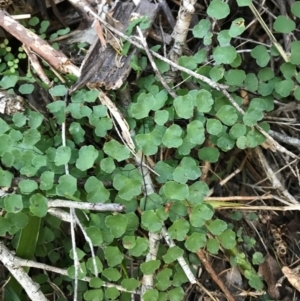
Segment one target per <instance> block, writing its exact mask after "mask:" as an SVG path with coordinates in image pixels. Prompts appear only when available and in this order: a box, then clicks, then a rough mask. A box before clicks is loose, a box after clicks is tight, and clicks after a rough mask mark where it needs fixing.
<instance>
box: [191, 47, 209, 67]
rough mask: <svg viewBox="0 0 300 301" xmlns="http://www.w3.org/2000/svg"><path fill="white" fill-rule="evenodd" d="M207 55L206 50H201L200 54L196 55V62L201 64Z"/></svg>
mask: <svg viewBox="0 0 300 301" xmlns="http://www.w3.org/2000/svg"><path fill="white" fill-rule="evenodd" d="M206 56H207V53H206V51H205V49H200V50H199V51H198V52H196V53H195V54H194V59H195V60H196V62H197V64H201V63H203V62H204V61H205V60H206Z"/></svg>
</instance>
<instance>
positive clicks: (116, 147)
mask: <svg viewBox="0 0 300 301" xmlns="http://www.w3.org/2000/svg"><path fill="white" fill-rule="evenodd" d="M103 151H104V152H105V153H106V154H107V155H108V156H111V157H112V158H114V159H116V160H117V161H118V162H121V161H123V160H126V159H128V158H129V157H130V150H129V149H128V148H127V147H126V146H124V145H122V144H120V143H119V142H118V141H116V140H111V141H109V142H105V144H104V147H103Z"/></svg>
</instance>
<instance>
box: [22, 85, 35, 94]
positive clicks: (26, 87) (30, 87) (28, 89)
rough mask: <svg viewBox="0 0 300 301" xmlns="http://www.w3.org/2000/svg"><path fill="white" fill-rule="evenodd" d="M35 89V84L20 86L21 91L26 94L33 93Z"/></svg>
mask: <svg viewBox="0 0 300 301" xmlns="http://www.w3.org/2000/svg"><path fill="white" fill-rule="evenodd" d="M33 90H34V85H33V84H22V85H21V86H20V87H19V92H20V93H21V94H24V95H28V94H31V93H32V92H33Z"/></svg>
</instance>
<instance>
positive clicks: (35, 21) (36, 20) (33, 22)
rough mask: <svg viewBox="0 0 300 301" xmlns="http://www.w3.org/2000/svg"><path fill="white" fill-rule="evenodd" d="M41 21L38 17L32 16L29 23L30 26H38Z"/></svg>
mask: <svg viewBox="0 0 300 301" xmlns="http://www.w3.org/2000/svg"><path fill="white" fill-rule="evenodd" d="M39 23H40V19H39V18H38V17H32V18H30V19H29V21H28V24H29V25H30V26H36V25H38V24H39Z"/></svg>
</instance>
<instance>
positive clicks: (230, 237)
mask: <svg viewBox="0 0 300 301" xmlns="http://www.w3.org/2000/svg"><path fill="white" fill-rule="evenodd" d="M235 236H236V235H235V232H234V231H232V230H230V229H227V230H225V231H224V232H222V233H221V234H220V235H218V238H219V240H220V242H221V244H222V246H223V247H224V248H225V249H232V248H233V247H234V246H235V245H236V237H235Z"/></svg>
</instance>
